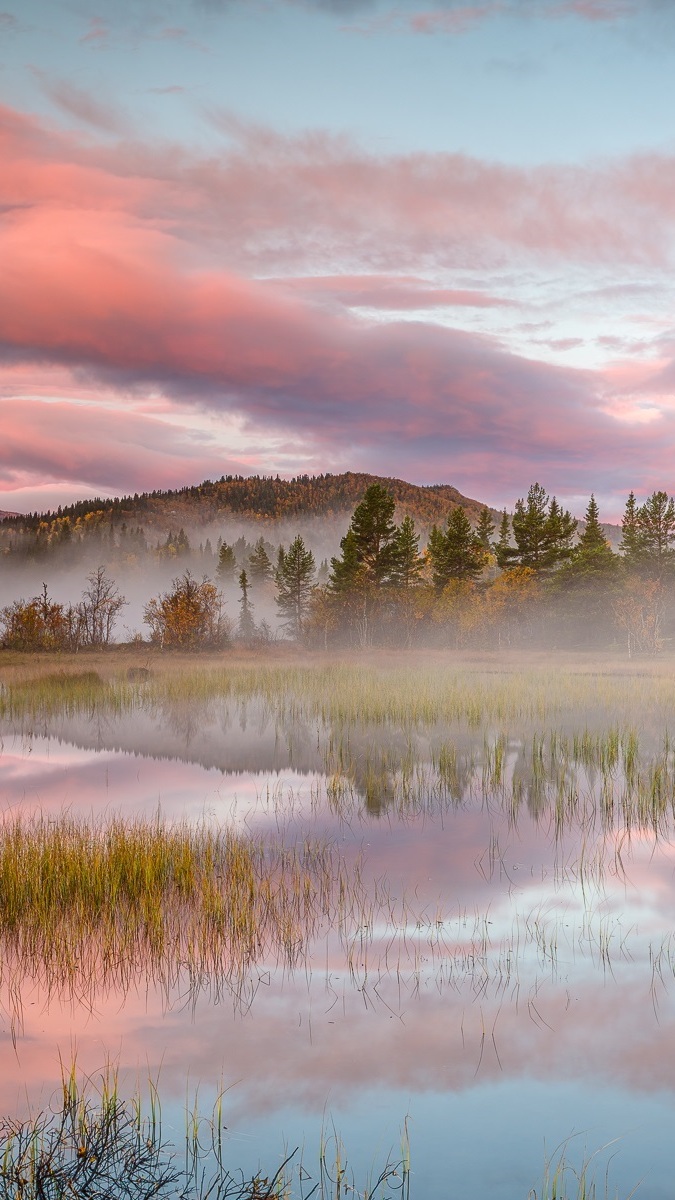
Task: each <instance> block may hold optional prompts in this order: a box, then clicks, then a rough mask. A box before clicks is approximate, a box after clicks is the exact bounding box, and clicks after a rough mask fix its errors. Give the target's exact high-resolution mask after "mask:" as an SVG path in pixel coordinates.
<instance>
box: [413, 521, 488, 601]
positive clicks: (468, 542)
mask: <svg viewBox="0 0 675 1200" xmlns="http://www.w3.org/2000/svg"><path fill="white" fill-rule="evenodd" d="M427 550H428V554H429V559H430V561H431V572H432V579H433V583H434V587H436V588H437V589H438V591H442V590H443V588H444V587H445V586H446V584H447V583H449V582H450V580H451V579H456V580H474V579H477V578H478V576H479V575H480V574H481V572H482V570H483V567H484V566H485V561H486V553H485V550H484V548H483V546H482V545H481V543H480V541H479V540H478V537H477V536H476V534H475V533H474V531H473V529H472V528H471V522H470V521H469V518H468V517H467V515H466V513H465V512H464V509H463V508H462V507H461V506H460V505H458V506H457V507H456V508H453V510H452V512H451V513H450V515H449V516H448V520H447V524H446V527H445V531H442V530H440V529H437V528H436V526H434V527H433V529H432V530H431V533H430V534H429V544H428V546H427Z"/></svg>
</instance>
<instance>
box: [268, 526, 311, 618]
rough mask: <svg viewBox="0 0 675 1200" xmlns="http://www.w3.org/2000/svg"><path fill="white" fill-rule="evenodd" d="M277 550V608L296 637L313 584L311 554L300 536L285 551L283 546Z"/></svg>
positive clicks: (305, 612)
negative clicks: (278, 551)
mask: <svg viewBox="0 0 675 1200" xmlns="http://www.w3.org/2000/svg"><path fill="white" fill-rule="evenodd" d="M279 550H280V553H279V559H278V566H277V570H276V572H275V580H276V586H277V608H278V610H279V614H280V616H281V617H283V618H284V620H283V622H282V624H283V625H284V627H285V628H286V629H288V631H289V632H290V634H291V636H292V637H294V638H299V637H300V635H301V634H302V629H303V625H304V621H305V618H306V615H307V609H308V607H309V600H310V596H311V594H312V589H313V587H314V567H315V564H314V555H313V554H312V552H311V550H308V549H307V547H306V546H305V543H304V541H303V540H302V538H301V537H300V536H299V535H298V536H297V537H296V538H295V541H293V542H291V545H290V546H289V548H288V550H287V551H284V549H283V547H282V546H280V547H279Z"/></svg>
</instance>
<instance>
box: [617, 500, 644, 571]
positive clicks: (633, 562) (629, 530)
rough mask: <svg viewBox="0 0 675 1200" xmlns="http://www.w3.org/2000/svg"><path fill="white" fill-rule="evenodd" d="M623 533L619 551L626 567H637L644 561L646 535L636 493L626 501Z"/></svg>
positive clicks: (622, 523)
mask: <svg viewBox="0 0 675 1200" xmlns="http://www.w3.org/2000/svg"><path fill="white" fill-rule="evenodd" d="M621 531H622V536H621V541H620V543H619V550H620V551H621V553H622V554H623V557H624V560H625V563H626V566H628V567H636V566H637V565H638V563H639V562H640V561H641V559H642V554H643V550H644V535H643V532H642V529H641V526H640V509H639V505H638V502H637V500H636V499H635V493H634V492H631V493H630V494H629V496H628V499H627V501H626V507H625V509H624V514H623V520H622V522H621Z"/></svg>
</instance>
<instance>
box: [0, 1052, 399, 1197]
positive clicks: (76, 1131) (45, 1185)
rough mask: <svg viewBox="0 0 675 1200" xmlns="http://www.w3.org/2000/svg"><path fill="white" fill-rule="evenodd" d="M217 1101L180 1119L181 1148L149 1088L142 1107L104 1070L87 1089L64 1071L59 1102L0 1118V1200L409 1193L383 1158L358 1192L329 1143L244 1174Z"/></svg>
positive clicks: (339, 1154) (395, 1167) (341, 1154)
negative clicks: (266, 1170) (314, 1157)
mask: <svg viewBox="0 0 675 1200" xmlns="http://www.w3.org/2000/svg"><path fill="white" fill-rule="evenodd" d="M228 1149H229V1147H228V1144H227V1135H226V1131H225V1126H224V1124H223V1115H222V1097H221V1098H219V1099H218V1100H217V1101H216V1103H215V1105H214V1108H213V1112H212V1113H211V1115H210V1116H209V1117H206V1118H204V1117H200V1115H199V1114H198V1112H196V1111H195V1110H193V1111H191V1112H189V1113H188V1114H186V1127H185V1137H184V1145H183V1146H180V1147H178V1146H176V1144H175V1143H174V1142H172V1141H171V1140H170V1139H169V1138H168V1137H167V1136H166V1135H165V1133H164V1129H163V1124H162V1112H161V1105H160V1102H159V1096H158V1093H157V1089H156V1088H155V1087H154V1086H152V1087H151V1089H150V1103H149V1105H146V1106H145V1108H144V1106H143V1104H142V1103H141V1099H140V1097H139V1096H138V1095H136V1096H134V1097H132V1098H131V1099H130V1100H124V1099H122V1098H121V1096H120V1094H119V1092H118V1088H117V1081H116V1078H115V1075H114V1073H113V1072H109V1071H108V1072H106V1073H104V1076H103V1078H102V1082H101V1085H100V1086H99V1088H98V1090H97V1091H94V1090H93V1089H92V1085H91V1082H90V1081H88V1082H86V1083H85V1084H84V1085H79V1084H78V1082H77V1079H76V1075H75V1070H74V1069H72V1070H71V1072H70V1073H69V1074H68V1075H64V1079H63V1085H62V1092H61V1097H60V1100H59V1101H56V1102H55V1103H54V1105H53V1106H52V1107H51V1108H49V1109H47V1110H45V1111H43V1112H41V1113H39V1114H38V1115H37V1116H34V1117H31V1118H28V1119H27V1120H18V1119H15V1118H9V1119H5V1120H4V1121H0V1200H64V1198H65V1197H68V1200H151V1197H153V1198H160V1200H161V1198H162V1197H165V1198H167V1200H169V1198H170V1200H226V1198H227V1200H310V1197H312V1196H313V1197H315V1200H341V1198H342V1197H344V1196H346V1195H353V1196H356V1197H361V1198H362V1200H388V1198H392V1197H395V1196H398V1197H401V1198H402V1200H408V1197H409V1177H410V1170H409V1163H408V1159H407V1156H406V1157H405V1158H403V1159H402V1160H401V1162H394V1161H392V1160H387V1162H386V1163H385V1165H384V1166H383V1167H382V1168H381V1169H380V1170H379V1172H378V1174H377V1175H376V1177H375V1178H374V1180H372V1181H371V1182H369V1183H368V1184H367V1185H366V1187H365V1188H363V1190H359V1189H358V1188H357V1187H356V1182H355V1179H354V1176H353V1173H352V1172H351V1171H350V1170H348V1168H347V1164H346V1162H345V1160H344V1152H343V1150H342V1147H341V1145H340V1144H339V1142H337V1141H336V1150H335V1154H334V1156H333V1158H334V1162H333V1161H331V1160H329V1159H328V1158H327V1157H326V1152H325V1144H324V1143H323V1142H322V1145H321V1148H320V1151H319V1161H318V1165H317V1166H314V1164H313V1163H311V1162H310V1161H309V1160H308V1159H307V1157H304V1158H302V1159H300V1158H299V1157H298V1152H297V1150H295V1151H293V1153H292V1154H290V1155H288V1156H287V1157H286V1158H285V1159H284V1160H283V1161H282V1163H281V1165H280V1166H279V1167H277V1169H276V1170H275V1171H274V1172H272V1173H271V1174H269V1175H263V1174H262V1172H258V1173H257V1174H255V1175H253V1176H250V1177H247V1176H245V1175H244V1173H243V1172H242V1171H241V1170H238V1169H236V1168H234V1169H233V1168H232V1167H231V1166H230V1165H229V1164H228V1162H227V1161H226V1160H227V1157H228Z"/></svg>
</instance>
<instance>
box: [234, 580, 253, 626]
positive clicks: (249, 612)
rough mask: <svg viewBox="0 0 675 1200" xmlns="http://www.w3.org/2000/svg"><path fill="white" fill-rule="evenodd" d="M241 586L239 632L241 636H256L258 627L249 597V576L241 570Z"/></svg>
mask: <svg viewBox="0 0 675 1200" xmlns="http://www.w3.org/2000/svg"><path fill="white" fill-rule="evenodd" d="M239 587H240V588H241V600H240V601H239V625H238V627H237V633H238V634H239V637H240V638H245V639H247V640H248V639H250V638H253V637H255V634H256V628H255V621H254V620H253V605H252V604H251V601H250V600H249V598H248V576H247V574H246V571H241V572H240V574H239Z"/></svg>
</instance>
